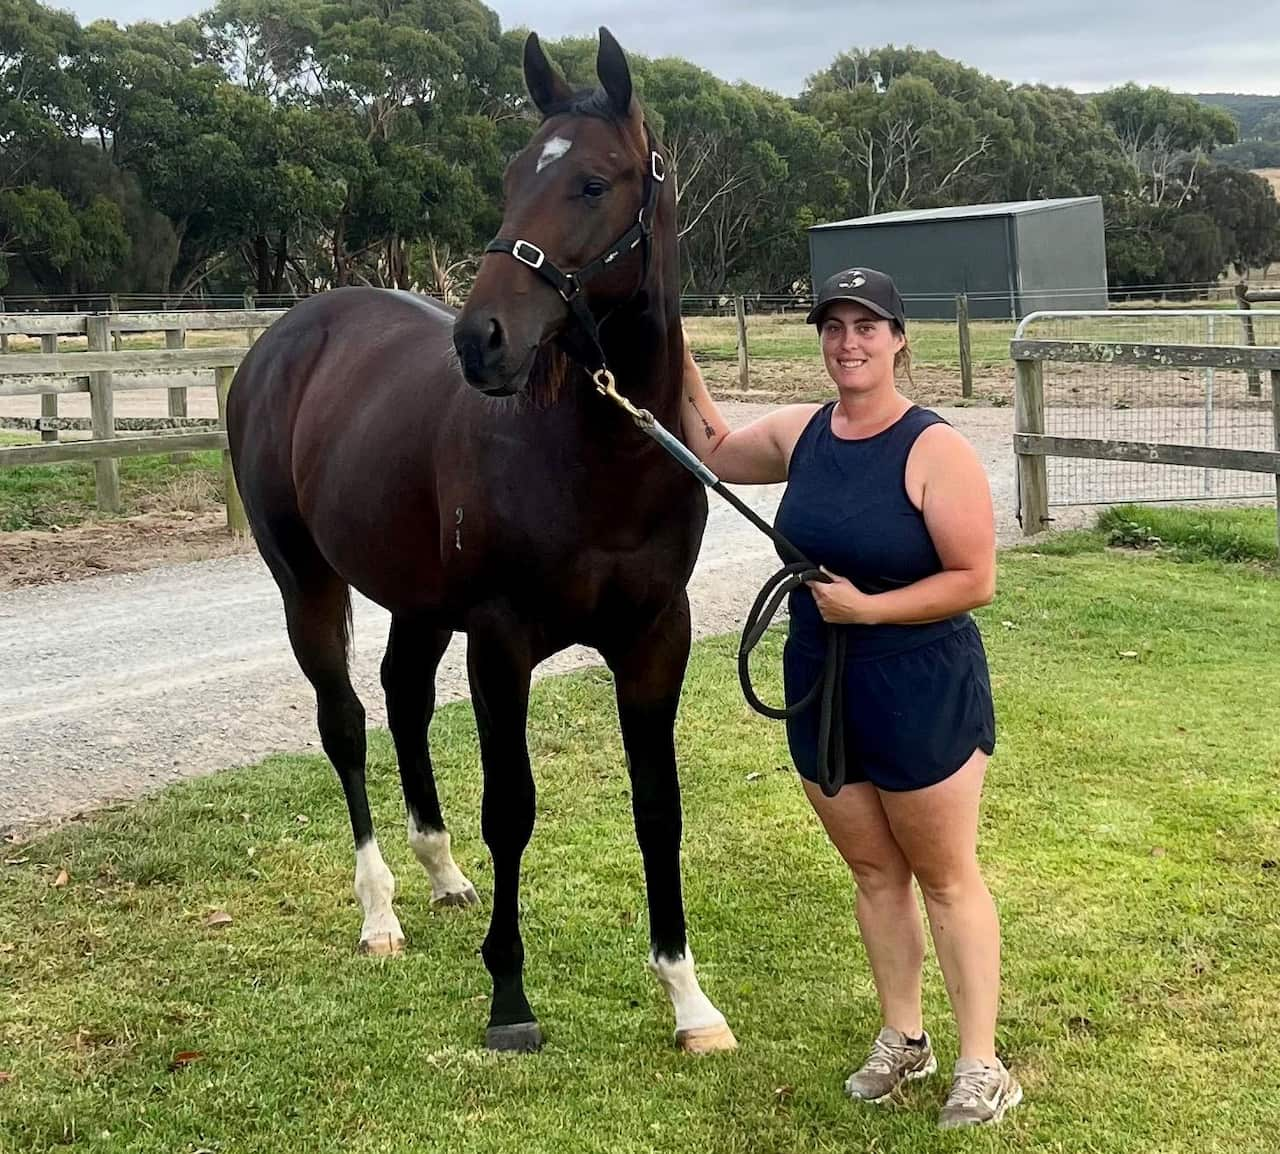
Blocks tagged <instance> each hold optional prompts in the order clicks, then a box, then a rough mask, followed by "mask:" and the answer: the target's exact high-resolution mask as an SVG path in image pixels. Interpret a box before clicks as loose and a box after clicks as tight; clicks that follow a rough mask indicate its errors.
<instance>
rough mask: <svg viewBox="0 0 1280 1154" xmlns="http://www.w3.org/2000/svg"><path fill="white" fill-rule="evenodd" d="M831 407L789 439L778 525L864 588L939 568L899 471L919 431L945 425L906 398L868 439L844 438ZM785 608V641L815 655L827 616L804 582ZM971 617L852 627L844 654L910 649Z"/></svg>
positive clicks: (876, 588)
mask: <svg viewBox="0 0 1280 1154" xmlns="http://www.w3.org/2000/svg"><path fill="white" fill-rule="evenodd" d="M834 408H835V402H834V401H831V402H829V403H827V404H825V405H823V406H822V408H821V409H819V410H818V412H816V413H815V414H814V415H813V418H812V419H811V420H810V421H809V423H808V425H806V426H805V429H804V432H803V433H801V434H800V439H799V440H798V441H797V442H796V447H795V450H794V451H793V452H792V454H791V465H790V468H789V470H788V473H787V488H786V491H785V492H784V493H783V495H782V502H781V504H779V506H778V514H777V517H776V518H775V521H774V524H775V526H776V528H777V529H778V531H779V532H780V533H781V534H782V535H783V536H784V537H786V538H787V540H788V541H790V542H791V543H792V544H793V545H795V547H796V548H797V549H799V550H800V552H802V553H803V554H804V555H805V556H806V557H808V558H809V559H810V560H811V561H813V562H815V563H816V564H819V565H824V566H826V568H828V569H829V570H831V572H832V573H837V574H839V575H840V576H841V577H847V578H848V579H849V580H850V581H852V582H853V583H854V584H855V585H857V586H858V587H859V588H860V589H863V590H865V591H866V592H868V593H882V592H884V591H885V590H886V589H895V588H900V587H901V586H903V585H910V584H912V583H913V582H915V581H919V580H921V579H922V578H925V577H930V576H932V575H933V574H934V573H940V572H941V571H942V562H941V560H940V559H939V558H938V552H937V550H936V549H935V548H934V547H933V540H932V538H930V536H929V530H928V528H927V527H926V526H925V523H924V516H923V515H922V514H921V512H920V510H919V509H917V508H916V507H915V506H914V505H913V504H912V503H911V499H910V498H909V497H908V496H907V486H906V472H907V457H908V456H909V455H910V453H911V447H912V446H913V445H914V444H915V442H916V438H917V437H918V436H919V435H920V434H921V433H923V432H924V430H925V429H927V428H929V427H930V426H931V425H939V424H946V422H945V421H944V420H943V419H942V418H941V417H940V416H938V414H937V413H933V412H930V411H929V410H928V409H922V408H920V407H919V406H918V405H912V407H911V408H910V409H908V410H907V411H906V412H905V413H904V414H903V415H902V416H901V417H900V418H899V419H898V420H897V421H895V422H894V423H893V424H892V425H890V426H889V427H888V428H887V429H884V430H883V431H881V432H879V433H876V434H875V436H873V437H863V438H859V439H857V440H845V439H842V438H840V437H837V436H836V435H835V434H834V433H833V432H832V431H831V416H832V411H833V410H834ZM784 560H785V558H784ZM790 607H791V626H790V629H791V639H792V642H793V643H794V644H797V645H799V646H801V647H802V648H803V649H805V650H808V651H811V652H812V653H813V654H814V655H815V656H817V655H821V653H822V652H824V650H825V646H826V623H825V622H824V621H823V620H822V617H821V615H820V614H819V613H818V607H817V605H816V604H815V602H814V600H813V594H812V593H811V592H810V591H809V589H808V587H807V586H804V585H801V586H800V587H799V588H797V589H796V590H795V591H794V592H792V594H791V601H790ZM969 620H970V618H969V615H968V614H967V613H961V614H959V615H958V616H956V617H951V618H948V619H947V620H945V621H934V622H930V623H929V624H926V625H853V626H849V627H848V629H849V642H848V655H849V658H850V659H851V660H854V659H862V658H869V657H883V656H887V655H888V654H890V653H899V652H902V651H904V650H907V649H913V648H915V646H917V645H923V644H925V643H926V642H929V641H932V640H934V639H936V638H938V637H943V636H946V635H947V634H949V633H954V632H955V631H956V630H958V629H962V628H964V627H965V626H966V625H967V624H968V623H969Z"/></svg>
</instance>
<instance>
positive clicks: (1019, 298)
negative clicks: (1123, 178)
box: [809, 196, 1107, 317]
mask: <svg viewBox="0 0 1280 1154" xmlns="http://www.w3.org/2000/svg"><path fill="white" fill-rule="evenodd" d="M857 265H865V266H866V267H868V268H877V269H880V270H882V271H883V272H887V273H888V274H889V275H890V276H892V277H893V279H894V280H895V281H896V282H897V285H898V291H899V292H901V293H902V295H903V297H904V298H905V300H906V305H907V316H908V317H953V316H955V298H956V294H957V293H962V292H963V293H967V294H968V296H969V315H970V316H974V317H1022V316H1025V315H1026V314H1027V313H1029V312H1034V311H1035V310H1036V309H1103V308H1106V307H1107V253H1106V245H1105V242H1104V239H1103V228H1102V198H1101V197H1098V196H1076V197H1064V198H1061V199H1057V200H1018V201H1006V202H1003V203H999V204H968V205H956V206H954V207H951V208H928V209H919V210H915V209H911V210H907V211H905V212H883V213H879V214H877V215H875V216H860V217H856V218H855V219H853V220H840V221H835V222H833V223H831V224H818V225H814V226H813V227H811V228H810V229H809V268H810V271H811V272H812V274H813V283H814V284H815V285H819V284H821V283H822V282H823V281H824V280H826V278H827V277H829V276H830V275H831V274H832V273H835V272H839V271H840V270H841V269H845V268H853V267H855V266H857Z"/></svg>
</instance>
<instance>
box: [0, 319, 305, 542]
mask: <svg viewBox="0 0 1280 1154" xmlns="http://www.w3.org/2000/svg"><path fill="white" fill-rule="evenodd" d="M282 316H284V310H283V309H276V310H266V309H263V310H257V309H255V310H227V311H215V312H180V311H178V312H159V313H97V314H90V315H85V314H83V313H43V314H41V313H9V314H0V336H3V337H4V338H5V345H6V346H8V347H9V351H6V352H4V353H2V354H0V397H13V396H23V395H39V397H40V416H41V420H40V422H39V428H40V437H41V443H40V444H38V445H14V446H10V447H4V448H0V469H4V468H13V467H15V466H18V465H45V464H54V463H57V462H61V461H93V462H94V489H95V493H96V497H97V504H98V508H99V509H101V510H103V511H104V512H109V513H117V512H119V511H120V478H119V473H118V466H117V462H118V461H119V459H120V458H121V457H130V456H144V455H152V454H166V453H171V454H175V455H179V454H186V453H190V452H194V451H196V450H204V449H221V450H222V462H223V478H224V482H225V487H226V497H227V526H228V528H229V529H230V530H231V531H232V532H233V533H237V534H247V533H248V531H249V528H248V522H247V521H246V520H245V516H244V507H243V505H241V503H240V495H239V493H238V492H237V491H236V487H235V480H234V478H233V476H232V472H231V456H230V454H229V453H228V452H227V432H226V400H227V391H228V389H229V388H230V386H231V378H232V377H233V376H234V375H235V370H236V366H237V365H238V364H239V363H240V361H241V360H242V359H243V358H244V355H245V353H247V352H248V347H247V346H246V345H222V346H216V347H204V348H188V347H186V334H187V333H188V332H198V331H216V332H227V331H237V330H239V331H246V330H247V331H249V333H250V339H251V340H252V339H253V338H254V337H256V336H257V334H258V333H260V332H261V331H262V330H263V329H265V328H267V327H268V326H269V325H270V324H271V323H272V322H273V321H276V320H278V319H279V318H280V317H282ZM130 333H133V334H137V333H164V336H165V347H164V348H163V349H125V348H123V347H122V341H121V336H122V334H130ZM11 336H25V337H31V338H35V337H38V338H39V340H40V352H38V353H36V352H14V351H12V345H11V344H10V342H9V339H8V338H9V337H11ZM60 337H67V338H73V337H82V338H85V340H86V344H87V349H86V350H85V351H84V352H80V351H60V350H59V348H58V341H59V338H60ZM174 371H183V372H185V373H188V374H190V373H206V372H208V373H212V376H213V379H212V381H211V384H212V385H213V386H214V388H215V389H216V391H217V398H218V421H217V427H216V428H215V429H212V430H209V431H200V430H195V431H183V432H170V433H157V434H148V435H145V436H123V437H121V436H117V435H116V421H115V394H116V393H118V392H121V391H125V390H131V389H133V390H136V389H158V388H167V389H168V394H169V416H170V418H172V419H175V420H180V419H182V418H185V417H186V413H187V395H186V393H187V383H184V384H182V385H173V384H171V382H172V379H173V378H172V376H171V375H168V376H166V375H158V374H172V373H173V372H174ZM68 393H88V394H89V405H90V412H91V414H92V416H91V425H92V438H91V439H90V440H87V441H66V442H62V441H59V440H58V422H57V417H58V398H59V397H60V396H62V395H65V394H68Z"/></svg>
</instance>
